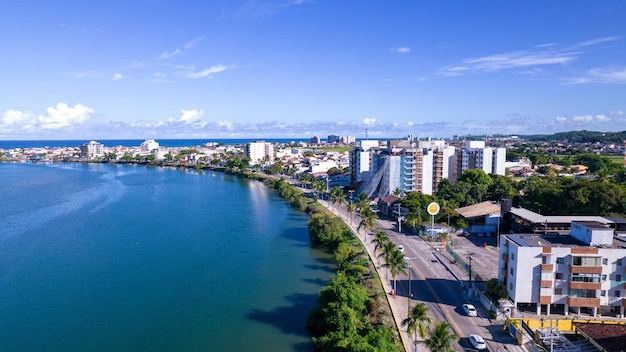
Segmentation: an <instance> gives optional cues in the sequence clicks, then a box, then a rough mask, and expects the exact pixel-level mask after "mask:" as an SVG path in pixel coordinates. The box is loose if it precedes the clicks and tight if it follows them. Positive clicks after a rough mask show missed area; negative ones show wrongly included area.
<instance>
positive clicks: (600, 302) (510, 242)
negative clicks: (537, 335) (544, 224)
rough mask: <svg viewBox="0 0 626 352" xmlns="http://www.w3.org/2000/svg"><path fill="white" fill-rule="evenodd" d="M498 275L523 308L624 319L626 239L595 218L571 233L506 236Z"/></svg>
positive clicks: (577, 223)
mask: <svg viewBox="0 0 626 352" xmlns="http://www.w3.org/2000/svg"><path fill="white" fill-rule="evenodd" d="M498 279H499V281H500V282H501V283H502V284H503V286H504V287H505V288H506V290H507V292H508V296H509V299H510V300H511V301H513V302H514V303H515V307H516V308H518V309H519V308H520V307H522V306H526V307H530V308H531V309H535V310H536V313H537V314H541V313H542V312H543V313H546V314H551V313H558V314H565V315H568V314H569V313H574V314H589V315H593V316H597V315H598V314H603V313H604V314H612V315H616V316H618V317H623V316H624V309H625V307H626V300H625V299H624V296H626V237H624V236H619V235H618V234H616V231H615V230H614V229H613V228H611V227H610V226H609V225H607V224H605V223H602V222H595V221H572V222H571V234H569V235H565V234H557V233H553V234H545V235H538V234H513V235H504V236H501V238H500V251H499V265H498Z"/></svg>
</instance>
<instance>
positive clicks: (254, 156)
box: [244, 141, 274, 165]
mask: <svg viewBox="0 0 626 352" xmlns="http://www.w3.org/2000/svg"><path fill="white" fill-rule="evenodd" d="M244 151H245V154H246V156H247V157H248V158H249V159H250V165H256V164H258V163H259V162H260V161H261V160H263V159H264V158H265V157H266V156H267V157H269V160H270V161H271V162H273V161H274V146H273V145H272V143H268V142H265V141H256V142H252V143H248V144H246V146H245V149H244Z"/></svg>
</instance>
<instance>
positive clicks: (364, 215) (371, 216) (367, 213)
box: [357, 206, 376, 238]
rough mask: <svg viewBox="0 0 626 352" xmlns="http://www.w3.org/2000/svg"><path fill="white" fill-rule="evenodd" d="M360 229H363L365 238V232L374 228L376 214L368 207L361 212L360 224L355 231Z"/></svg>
mask: <svg viewBox="0 0 626 352" xmlns="http://www.w3.org/2000/svg"><path fill="white" fill-rule="evenodd" d="M361 227H363V228H365V236H367V232H368V231H369V230H372V229H374V227H376V213H375V212H374V211H373V210H372V208H370V207H369V206H367V207H365V208H364V209H362V210H361V223H360V224H359V227H358V228H357V231H358V230H360V229H361ZM364 238H367V237H364Z"/></svg>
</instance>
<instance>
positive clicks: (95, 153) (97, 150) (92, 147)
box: [80, 141, 104, 159]
mask: <svg viewBox="0 0 626 352" xmlns="http://www.w3.org/2000/svg"><path fill="white" fill-rule="evenodd" d="M80 156H81V157H82V158H88V159H93V158H96V157H103V156H104V144H102V143H98V142H96V141H91V142H89V143H85V144H81V146H80Z"/></svg>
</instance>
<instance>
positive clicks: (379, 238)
mask: <svg viewBox="0 0 626 352" xmlns="http://www.w3.org/2000/svg"><path fill="white" fill-rule="evenodd" d="M372 242H373V243H376V246H375V247H374V255H376V251H377V250H379V249H383V246H384V245H385V243H387V242H391V241H389V237H387V234H386V233H385V231H383V230H379V231H378V232H376V233H375V234H374V239H373V240H372Z"/></svg>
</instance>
